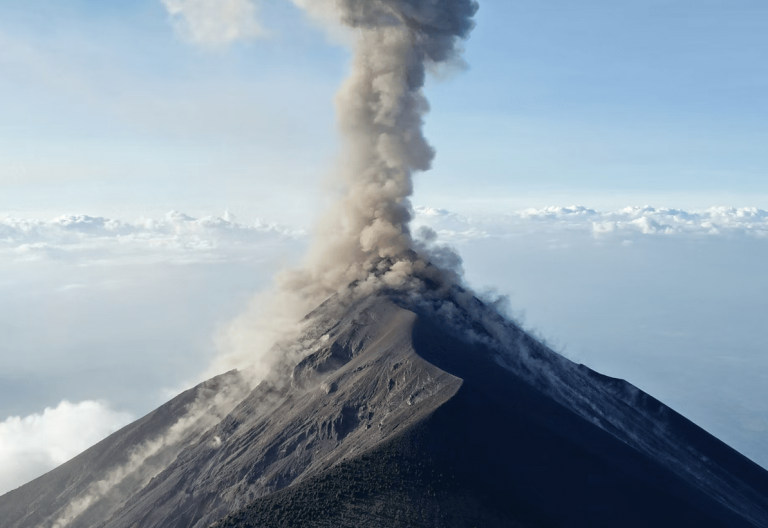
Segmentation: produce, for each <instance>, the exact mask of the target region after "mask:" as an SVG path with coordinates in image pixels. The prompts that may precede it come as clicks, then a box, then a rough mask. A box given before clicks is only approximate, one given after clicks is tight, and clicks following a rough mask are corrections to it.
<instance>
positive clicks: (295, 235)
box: [0, 211, 304, 264]
mask: <svg viewBox="0 0 768 528" xmlns="http://www.w3.org/2000/svg"><path fill="white" fill-rule="evenodd" d="M303 237H304V231H302V230H298V229H291V228H288V227H284V226H279V225H276V224H268V223H265V222H263V221H261V220H258V219H257V220H255V221H254V222H252V223H250V224H244V223H240V222H238V221H237V220H236V219H235V218H234V217H233V216H232V215H230V214H228V213H227V214H225V215H224V216H223V217H218V216H205V217H202V218H193V217H191V216H188V215H186V214H184V213H180V212H178V211H171V212H169V213H167V214H166V215H165V216H164V217H161V218H141V219H138V220H135V221H123V220H117V219H112V218H104V217H100V216H88V215H63V216H60V217H57V218H53V219H51V220H47V221H45V220H33V219H23V218H15V217H5V218H0V255H3V256H5V257H6V258H11V259H14V260H42V259H67V258H70V259H72V258H76V259H78V261H79V262H80V263H81V264H86V263H98V262H104V259H105V258H108V256H111V257H115V258H117V257H119V258H120V259H121V262H123V263H125V262H126V261H128V260H131V259H138V260H145V261H151V260H153V259H159V260H162V261H166V262H179V263H184V262H200V261H215V260H231V259H237V258H244V257H247V256H248V255H251V254H252V253H253V252H254V250H259V249H261V248H263V247H264V245H269V244H274V243H279V242H284V241H290V240H296V239H301V238H303Z"/></svg>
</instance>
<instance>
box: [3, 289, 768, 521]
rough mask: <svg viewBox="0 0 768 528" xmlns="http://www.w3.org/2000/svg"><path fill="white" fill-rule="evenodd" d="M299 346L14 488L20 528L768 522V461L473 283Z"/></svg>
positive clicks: (337, 321)
mask: <svg viewBox="0 0 768 528" xmlns="http://www.w3.org/2000/svg"><path fill="white" fill-rule="evenodd" d="M350 299H351V300H350ZM297 342H301V343H302V346H304V347H306V348H307V350H306V353H305V354H304V356H303V357H302V359H301V360H299V361H298V362H296V363H294V364H286V365H284V366H283V367H282V368H279V369H277V370H276V371H275V373H273V375H272V376H270V377H268V378H267V379H266V380H264V381H263V382H262V383H261V384H260V385H258V386H257V387H255V388H254V389H253V390H250V389H248V388H246V384H245V382H244V380H243V378H242V376H240V375H239V374H238V373H236V372H232V373H228V374H226V375H223V376H221V377H217V378H215V379H213V380H210V381H209V382H205V383H204V384H201V385H199V386H198V387H196V388H195V389H193V390H192V391H191V392H190V391H188V392H187V393H185V394H182V395H180V396H179V397H177V398H176V399H174V400H172V401H171V402H169V403H168V404H166V405H164V406H163V407H161V408H159V409H158V410H157V411H155V412H154V413H151V414H150V415H148V416H147V417H145V418H143V419H142V420H139V421H138V422H137V423H135V424H131V425H129V426H128V427H126V428H125V429H123V430H121V431H118V432H117V433H115V434H113V435H112V436H110V437H109V438H107V439H106V440H104V441H103V442H101V443H100V444H97V445H96V446H94V447H93V448H91V449H90V450H88V451H86V452H85V453H83V454H82V455H80V456H79V457H77V458H75V459H74V460H72V461H70V462H69V463H67V464H65V465H64V466H62V467H60V468H57V469H56V470H54V471H52V472H50V473H48V474H47V475H44V476H43V477H40V478H39V479H37V480H35V481H33V482H31V483H29V484H27V485H26V486H22V487H21V488H19V489H18V490H15V491H13V492H11V493H9V494H6V495H5V496H3V497H0V518H3V519H7V521H6V524H4V525H3V526H4V527H5V526H8V527H14V528H22V527H33V526H41V527H45V528H48V527H52V526H71V527H86V526H98V527H104V528H107V527H109V528H116V527H129V526H142V527H163V528H173V527H182V526H183V527H190V526H191V527H198V528H202V527H207V526H209V525H210V524H212V523H214V522H216V523H217V524H216V526H217V527H219V528H223V527H235V526H238V527H240V526H242V527H245V526H293V525H301V526H350V527H351V526H356V527H357V526H363V527H373V526H472V525H473V524H474V525H478V526H479V525H482V526H526V527H533V526H615V525H617V524H619V525H622V526H676V527H679V526H693V525H697V526H724V527H725V526H728V527H736V526H765V525H766V520H767V519H768V499H767V498H766V491H767V490H768V475H767V474H766V472H765V471H764V470H762V469H761V468H759V467H758V466H757V465H755V464H753V463H752V462H750V461H749V460H747V459H746V458H744V457H743V456H741V455H739V454H738V453H736V452H735V451H733V450H732V449H730V448H729V447H728V446H726V445H725V444H723V443H722V442H720V441H718V440H717V439H715V438H714V437H712V436H711V435H709V434H708V433H706V432H705V431H703V430H701V429H700V428H698V427H697V426H695V425H694V424H693V423H691V422H689V421H688V420H686V419H685V418H683V417H682V416H680V415H679V414H677V413H675V412H674V411H673V410H671V409H669V408H668V407H666V406H665V405H663V404H662V403H661V402H658V401H657V400H655V399H653V398H652V397H650V396H648V395H647V394H645V393H643V392H642V391H640V390H639V389H637V388H635V387H633V386H631V385H630V384H628V383H626V382H624V381H622V380H616V379H613V378H608V377H606V376H602V375H600V374H597V373H595V372H593V371H592V370H590V369H588V368H587V367H584V366H582V365H576V364H574V363H572V362H570V361H568V360H567V359H565V358H562V357H561V356H559V355H557V354H556V353H554V352H553V351H551V350H549V349H548V348H546V347H545V346H544V345H542V344H540V343H538V342H537V341H536V340H535V339H533V338H531V337H530V336H529V335H528V334H526V333H525V332H523V331H522V330H521V329H520V328H519V327H518V326H516V325H515V324H513V323H512V322H509V321H506V320H505V319H504V318H503V317H501V316H499V315H498V314H497V313H496V312H495V311H494V310H493V308H492V307H490V306H488V305H485V304H484V303H482V302H481V301H479V300H478V299H476V298H475V297H473V296H472V295H471V294H470V293H468V292H465V291H463V290H461V289H458V288H457V289H455V290H454V291H452V292H451V293H450V295H445V294H443V295H442V296H433V297H432V298H429V297H426V298H425V297H423V296H422V297H414V296H409V295H406V294H403V293H401V292H380V293H378V294H375V295H367V296H366V295H361V296H357V297H356V298H353V297H348V298H335V299H331V300H329V301H327V302H326V303H324V304H323V305H321V306H320V307H319V308H318V309H317V310H315V311H314V312H313V313H312V314H311V316H309V318H308V319H307V326H306V330H305V332H304V334H302V335H301V336H299V337H298V338H297ZM290 345H291V344H290V343H289V344H287V346H290ZM284 346H286V345H284ZM195 413H197V414H195ZM179 424H190V425H188V426H187V427H186V428H180V426H179ZM174 427H175V428H176V429H177V434H175V436H173V435H170V431H172V430H173V429H174ZM171 436H173V437H172V438H171ZM150 445H158V446H160V447H157V449H155V451H153V452H152V453H151V454H150V455H149V456H146V457H145V458H144V459H143V460H142V461H141V463H138V464H135V466H136V467H130V468H129V467H127V466H126V464H127V462H126V457H125V454H124V453H125V452H126V450H129V451H130V450H132V452H133V453H134V454H135V453H137V452H141V451H142V450H145V451H146V450H147V446H150ZM128 462H130V460H128ZM129 469H130V471H129ZM120 471H122V472H123V474H126V475H129V476H128V477H125V478H123V479H122V480H120V481H119V482H116V483H114V485H112V487H110V488H109V489H108V490H107V491H108V492H107V493H101V494H98V493H93V490H94V489H97V490H98V489H100V488H99V486H101V487H104V486H105V485H104V484H99V483H104V482H105V481H108V480H109V475H114V474H116V472H117V473H119V472H120ZM89 493H90V495H89ZM86 499H88V500H86ZM89 501H90V502H89ZM72 504H80V509H79V510H78V511H74V510H72V508H71V505H72ZM68 508H69V510H68ZM67 512H69V513H68V514H67ZM57 523H58V524H57ZM291 523H293V524H291Z"/></svg>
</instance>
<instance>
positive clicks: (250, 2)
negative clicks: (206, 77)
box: [161, 0, 265, 48]
mask: <svg viewBox="0 0 768 528" xmlns="http://www.w3.org/2000/svg"><path fill="white" fill-rule="evenodd" d="M161 1H162V3H163V5H164V6H165V8H166V10H168V13H169V14H170V15H171V19H172V21H173V25H174V29H175V30H176V32H177V34H178V35H179V36H180V37H181V38H183V39H184V40H187V41H189V42H192V43H194V44H198V45H201V46H204V47H208V48H222V47H226V46H228V45H229V44H231V43H233V42H235V41H238V40H251V39H254V38H258V37H263V36H264V35H265V31H264V29H263V28H262V26H261V23H260V22H259V19H258V6H257V4H256V2H255V1H254V0H161Z"/></svg>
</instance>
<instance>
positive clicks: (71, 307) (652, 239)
mask: <svg viewBox="0 0 768 528" xmlns="http://www.w3.org/2000/svg"><path fill="white" fill-rule="evenodd" d="M242 2H245V3H248V2H251V0H242ZM252 5H258V6H259V18H258V24H259V25H260V27H262V28H263V29H264V32H265V33H266V34H265V35H262V36H260V37H259V38H249V39H240V40H235V41H233V42H231V43H229V44H228V45H223V44H219V45H215V43H214V44H211V43H210V42H208V43H206V42H201V41H197V42H195V41H193V40H194V39H190V38H189V35H187V36H186V37H185V36H184V34H183V33H180V32H179V31H178V27H175V26H174V21H173V20H172V19H171V18H170V16H169V14H168V12H167V10H166V8H165V7H164V5H163V3H162V2H161V0H135V1H129V2H103V1H96V0H72V1H67V2H61V1H58V0H35V1H29V0H0V342H2V343H3V344H2V345H0V466H3V467H5V466H4V464H6V463H10V462H9V461H13V464H15V466H14V471H13V472H12V473H13V475H10V476H7V477H5V480H3V479H2V478H0V493H2V492H3V491H4V490H6V489H10V487H12V486H14V485H18V484H20V483H21V482H23V481H24V480H25V479H27V478H32V477H33V476H36V475H37V474H39V473H40V472H42V471H45V470H46V469H49V468H50V467H53V465H55V464H58V463H61V462H62V461H63V460H65V459H66V457H67V456H72V455H74V454H76V453H77V452H78V451H79V450H81V449H82V448H83V447H84V446H85V445H87V442H85V440H83V438H84V436H83V433H82V430H80V428H79V426H78V427H76V428H72V427H69V428H64V429H62V426H61V424H62V423H70V424H72V423H74V424H79V423H83V422H87V423H91V424H93V426H94V427H93V430H92V431H90V432H89V435H86V436H85V438H86V440H88V441H91V442H95V441H97V440H98V439H99V438H101V437H102V436H104V435H105V434H108V432H110V431H111V430H114V428H115V427H119V426H120V425H121V424H123V423H125V422H126V421H127V420H129V419H131V418H132V417H133V418H135V417H137V416H140V415H141V414H143V413H145V412H147V411H149V410H151V409H152V408H153V407H155V406H156V405H158V404H159V403H161V402H162V401H164V399H167V398H168V397H170V396H171V395H172V394H174V393H175V392H176V391H178V390H179V389H181V388H183V387H185V386H187V385H188V384H189V383H191V382H193V381H194V380H195V379H196V377H197V376H199V375H200V373H201V366H202V365H206V364H207V363H208V362H209V361H210V360H211V358H212V357H213V356H214V355H215V353H216V350H217V347H218V346H220V345H219V342H220V338H221V335H220V334H221V332H222V328H224V327H226V325H227V324H228V321H231V320H232V318H234V317H235V316H236V315H237V314H238V313H241V312H242V311H243V310H244V309H245V308H246V306H247V305H248V302H249V299H250V298H251V296H252V295H254V294H255V293H256V292H258V291H259V290H260V289H263V288H264V287H265V286H266V285H267V284H268V283H269V280H270V277H271V276H272V275H273V274H274V273H275V271H276V270H278V269H281V268H284V267H285V266H287V265H292V264H295V263H296V262H297V260H298V258H299V255H301V253H302V251H303V250H304V249H305V247H306V246H307V244H308V240H309V236H308V234H307V233H308V232H309V231H310V226H311V225H312V222H313V219H314V218H315V217H316V216H317V215H318V214H319V213H320V212H322V210H323V208H324V207H325V206H326V205H327V203H328V198H327V195H326V194H325V193H324V192H323V189H324V187H325V186H326V184H325V183H324V182H326V181H327V176H328V174H329V171H330V170H331V168H332V166H333V161H334V156H335V155H336V149H337V144H338V140H337V135H336V130H335V118H334V106H333V97H334V94H335V92H336V90H337V88H338V86H339V84H340V83H341V82H342V80H343V79H344V77H345V75H346V73H347V69H348V61H349V57H350V55H349V51H348V49H347V48H346V47H345V46H344V45H343V44H342V42H343V36H339V35H335V36H332V37H329V36H328V35H327V34H326V33H325V31H324V30H322V29H320V28H318V27H317V26H316V25H314V24H313V23H312V22H310V21H309V20H307V18H306V17H305V16H304V15H303V14H302V13H301V12H300V11H299V10H298V9H297V8H295V7H294V6H293V5H292V4H291V3H290V2H289V1H287V0H269V1H267V0H263V1H261V2H258V3H256V4H252ZM177 22H178V20H177ZM766 26H768V4H765V3H764V2H758V1H739V2H732V3H729V4H725V3H723V2H710V1H696V2H694V1H683V0H680V1H675V2H672V1H662V0H659V1H638V2H632V3H631V4H627V3H621V4H617V3H616V2H609V1H583V2H579V3H573V2H566V1H564V0H558V1H554V0H553V1H550V2H546V3H544V2H536V1H533V0H525V1H514V2H513V1H508V0H483V1H481V9H480V11H479V13H478V15H477V28H476V29H475V31H474V32H473V33H472V35H471V38H470V39H469V41H467V42H466V45H465V47H466V53H465V59H466V61H467V64H468V67H467V68H466V69H465V70H464V71H459V69H456V70H452V71H442V72H439V74H438V75H437V76H436V77H433V78H431V79H430V80H429V81H428V85H427V96H428V98H429V100H430V104H431V107H432V111H431V113H430V114H429V115H428V116H427V124H426V135H427V137H428V139H429V141H430V142H431V143H432V144H433V145H434V146H435V148H436V150H437V158H436V160H435V162H434V166H433V170H431V171H429V172H427V173H424V174H419V175H417V176H416V182H415V187H416V191H415V195H414V200H413V201H414V204H415V205H417V206H429V207H431V208H432V209H430V208H427V207H422V208H421V209H418V214H417V217H416V220H417V222H418V223H419V224H424V225H429V226H431V227H433V228H434V229H436V230H437V231H438V233H439V235H440V238H441V240H443V241H444V242H445V243H449V244H451V245H453V246H455V247H457V248H458V249H459V251H460V252H461V254H462V256H463V258H464V263H465V269H466V277H467V280H468V281H469V282H470V284H471V285H473V286H475V287H477V288H479V289H483V288H486V287H488V288H494V289H495V290H496V291H497V292H499V293H502V294H507V295H509V296H510V300H511V309H512V313H513V314H514V315H515V316H516V317H518V318H519V319H521V320H524V322H525V325H526V327H527V328H529V329H530V330H532V331H534V332H535V333H536V334H537V335H539V336H541V337H543V338H545V339H547V340H548V342H550V343H551V344H552V345H553V346H554V347H555V348H556V349H557V350H559V351H562V352H564V353H565V354H567V355H568V356H569V357H571V358H572V359H574V360H576V361H580V362H584V363H585V364H587V365H589V366H593V367H594V368H596V369H597V370H600V371H602V372H605V373H607V374H609V375H614V376H618V377H622V378H625V379H628V380H629V381H631V382H633V383H635V384H637V385H638V386H640V387H641V388H643V389H645V390H647V391H648V392H650V393H651V394H653V395H654V396H657V397H659V398H660V399H661V400H663V401H664V402H666V403H669V404H670V405H672V406H673V407H674V408H675V409H677V410H680V411H681V412H683V414H686V415H687V416H689V417H691V418H692V419H694V421H695V422H697V423H699V424H701V425H703V426H704V427H705V428H707V429H708V430H710V431H712V432H714V433H715V434H716V435H718V436H720V437H721V438H723V439H725V440H727V441H728V442H730V443H731V444H732V445H734V446H735V447H737V448H738V449H740V450H742V451H743V452H745V453H747V454H748V455H749V456H751V457H752V458H754V459H755V460H758V461H759V462H760V463H761V464H763V465H764V466H766V465H768V451H767V450H766V448H765V446H766V445H768V420H767V419H766V416H768V404H765V403H763V402H768V392H767V390H766V389H765V387H768V378H767V377H766V376H768V357H766V355H765V351H766V350H767V349H768V341H766V337H765V332H764V330H763V321H764V319H765V314H766V310H768V306H767V305H766V300H765V298H764V295H763V294H762V292H764V291H766V286H768V285H766V278H765V274H764V272H763V267H764V263H765V261H766V257H767V256H768V213H766V210H767V209H768V178H767V177H766V176H767V175H768V153H767V151H766V149H765V145H766V144H768V141H767V140H768V137H767V136H768V127H766V126H765V123H766V118H768V115H767V113H768V103H767V102H766V97H765V94H766V88H767V87H768V73H767V71H766V70H767V69H766V66H765V59H764V58H765V56H766V52H767V51H768V31H767V30H768V27H766ZM571 204H583V205H584V206H586V207H584V208H581V209H579V208H567V207H565V208H564V207H562V206H569V205H571ZM644 204H649V205H651V206H652V208H648V209H642V208H635V209H624V208H625V207H627V206H642V205H644ZM715 206H733V207H735V209H727V208H719V209H711V208H712V207H715ZM664 208H668V209H664ZM750 208H752V209H750ZM171 210H176V211H181V213H178V212H176V213H168V212H169V211H171ZM225 211H228V213H227V214H225ZM183 213H184V214H183ZM60 215H65V216H60ZM69 215H74V216H69ZM77 215H86V216H77ZM186 215H189V216H186ZM66 401H69V402H70V403H65V402H66ZM6 416H7V417H8V418H7V419H5V420H4V418H5V417H6ZM3 420H4V421H3ZM51 438H55V439H56V445H57V448H56V451H55V453H54V452H52V451H51V449H50V446H51V445H53V442H52V441H51V440H50V439H51ZM32 440H34V441H32ZM83 442H85V443H83ZM29 445H34V448H30V449H27V448H28V446H29ZM25 449H26V451H25ZM27 461H28V463H27ZM16 466H18V467H16Z"/></svg>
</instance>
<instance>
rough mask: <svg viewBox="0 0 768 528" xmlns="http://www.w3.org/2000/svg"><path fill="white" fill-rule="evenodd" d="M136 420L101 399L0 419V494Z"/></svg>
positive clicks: (53, 466)
mask: <svg viewBox="0 0 768 528" xmlns="http://www.w3.org/2000/svg"><path fill="white" fill-rule="evenodd" d="M131 420H133V417H132V416H131V415H130V414H128V413H124V412H118V411H115V410H113V409H111V408H110V407H109V406H108V405H107V404H106V403H104V402H99V401H90V400H86V401H82V402H79V403H70V402H68V401H62V402H61V403H59V405H58V406H56V407H47V408H46V409H45V410H44V411H43V412H42V413H35V414H31V415H29V416H25V417H20V416H10V417H8V418H6V419H5V420H4V421H2V422H0V467H2V468H3V470H2V471H1V472H0V494H3V493H5V492H7V491H10V490H12V489H14V488H16V487H18V486H20V485H22V484H24V483H26V482H28V481H30V480H32V479H33V478H36V477H38V476H40V475H42V474H43V473H45V472H47V471H50V470H51V469H53V468H55V467H56V466H58V465H60V464H62V463H64V462H66V461H67V460H69V459H70V458H72V457H74V456H75V455H77V454H79V453H81V452H82V451H84V450H85V449H87V448H88V447H90V446H92V445H93V444H95V443H96V442H98V441H99V440H101V439H103V438H105V437H106V436H108V435H109V434H111V433H113V432H115V431H117V430H118V429H119V428H121V427H122V426H124V425H126V424H127V423H129V422H130V421H131Z"/></svg>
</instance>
